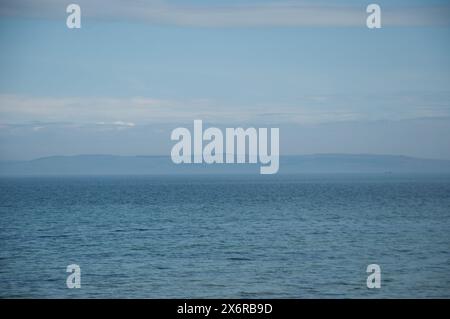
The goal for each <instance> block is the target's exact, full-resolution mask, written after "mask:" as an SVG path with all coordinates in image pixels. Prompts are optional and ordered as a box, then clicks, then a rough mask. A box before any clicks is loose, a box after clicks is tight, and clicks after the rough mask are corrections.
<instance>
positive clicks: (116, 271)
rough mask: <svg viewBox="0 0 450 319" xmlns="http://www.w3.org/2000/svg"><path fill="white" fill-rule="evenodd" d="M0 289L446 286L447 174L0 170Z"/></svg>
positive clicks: (173, 291)
mask: <svg viewBox="0 0 450 319" xmlns="http://www.w3.org/2000/svg"><path fill="white" fill-rule="evenodd" d="M372 263H376V264H379V265H380V267H381V280H382V284H381V285H382V286H381V288H380V289H368V288H367V287H366V279H367V275H368V274H367V273H366V267H367V265H369V264H372ZM69 264H78V265H80V267H81V288H80V289H68V288H67V287H66V278H67V276H68V275H69V274H68V273H66V267H67V265H69ZM0 297H21V298H22V297H24V298H28V297H44V298H55V297H64V298H65V297H71V298H80V297H106V298H109V297H142V298H154V297H160V298H165V297H180V298H194V297H212V298H231V297H236V298H239V297H243V298H263V297H264V298H287V297H289V298H308V297H328V298H336V297H362V298H372V297H445V298H450V177H449V176H405V175H404V176H396V175H385V176H361V175H359V176H358V175H354V176H352V175H340V176H338V175H336V176H330V175H323V176H319V175H317V176H306V175H304V176H285V177H283V176H281V175H280V176H276V177H263V176H253V177H212V176H211V177H198V176H197V177H49V178H1V179H0Z"/></svg>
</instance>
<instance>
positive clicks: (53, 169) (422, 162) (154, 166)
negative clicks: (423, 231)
mask: <svg viewBox="0 0 450 319" xmlns="http://www.w3.org/2000/svg"><path fill="white" fill-rule="evenodd" d="M259 167H260V164H259V163H258V164H210V165H208V164H179V165H176V164H174V163H172V160H171V158H170V157H168V156H115V155H77V156H50V157H44V158H39V159H35V160H31V161H0V175H1V176H6V175H144V174H146V175H147V174H149V175H161V174H162V175H168V174H171V175H173V174H259ZM302 173H450V160H434V159H420V158H413V157H407V156H394V155H367V154H354V155H348V154H316V155H298V156H283V157H281V158H280V170H279V172H278V174H302Z"/></svg>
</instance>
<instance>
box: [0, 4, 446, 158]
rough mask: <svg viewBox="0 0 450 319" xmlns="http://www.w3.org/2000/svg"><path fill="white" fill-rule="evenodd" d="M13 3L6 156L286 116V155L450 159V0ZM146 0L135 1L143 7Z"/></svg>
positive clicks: (1, 25)
mask: <svg viewBox="0 0 450 319" xmlns="http://www.w3.org/2000/svg"><path fill="white" fill-rule="evenodd" d="M76 3H78V4H80V6H81V10H82V28H81V29H78V30H75V29H68V28H67V27H66V24H65V20H66V16H67V14H66V12H65V7H66V5H67V4H68V3H64V2H57V1H51V0H46V1H41V2H31V1H24V0H22V1H4V2H2V4H1V5H0V40H1V43H2V44H1V50H0V70H1V73H0V159H30V158H36V157H40V156H49V155H70V154H80V153H108V154H121V155H134V154H143V155H147V154H163V155H164V154H166V155H168V154H169V153H170V147H171V141H170V138H169V137H170V131H171V130H172V129H174V128H176V127H178V126H186V125H190V126H191V125H192V122H193V120H194V119H203V120H204V122H206V123H209V124H210V125H216V126H219V127H226V126H227V127H237V126H254V127H259V126H263V127H280V138H281V141H280V142H281V154H282V155H283V154H306V153H329V152H333V153H334V152H343V153H377V154H380V153H382V154H403V155H411V156H419V157H429V158H448V159H450V90H449V89H450V54H449V49H450V40H449V39H450V29H449V21H450V20H449V18H450V14H449V13H450V9H449V8H450V3H449V2H448V1H378V2H376V3H378V4H380V6H381V8H382V21H383V28H382V29H378V30H369V29H367V28H366V26H365V19H366V16H367V14H366V12H365V7H366V5H367V4H368V3H369V2H364V1H342V2H339V5H336V4H335V1H319V2H317V1H315V2H311V1H309V2H308V1H301V2H298V1H297V2H296V1H289V2H270V1H226V2H219V1H218V2H214V5H212V4H211V2H210V1H169V2H167V1H148V2H143V1H129V2H127V3H128V5H125V4H124V3H125V2H123V1H118V0H114V1H109V2H105V1H78V2H76ZM133 4H134V5H133Z"/></svg>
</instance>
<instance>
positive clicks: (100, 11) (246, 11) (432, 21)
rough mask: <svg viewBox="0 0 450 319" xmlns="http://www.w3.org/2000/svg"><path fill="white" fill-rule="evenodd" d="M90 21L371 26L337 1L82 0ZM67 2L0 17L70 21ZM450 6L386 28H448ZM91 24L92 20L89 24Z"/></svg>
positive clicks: (403, 15)
mask: <svg viewBox="0 0 450 319" xmlns="http://www.w3.org/2000/svg"><path fill="white" fill-rule="evenodd" d="M76 3H77V4H79V5H80V6H81V10H82V15H83V17H85V18H87V19H92V18H95V19H114V20H126V21H139V22H145V23H149V24H162V25H178V26H194V27H268V26H269V27H270V26H275V27H326V26H332V27H349V26H354V27H365V23H366V18H367V13H366V10H365V9H366V8H365V6H366V5H367V4H366V3H361V4H360V5H345V6H344V5H339V3H337V2H336V1H328V2H323V1H321V2H318V1H297V2H293V1H290V2H279V1H277V2H275V1H274V2H273V3H261V4H254V3H251V4H245V1H244V2H243V3H244V4H241V5H236V4H235V5H220V6H219V5H214V4H209V5H202V6H200V5H188V4H184V5H179V4H169V3H168V2H166V1H138V0H134V1H133V0H131V1H121V0H101V1H91V0H78V1H76ZM212 3H213V2H212ZM65 5H66V4H65V3H64V2H61V1H56V0H41V1H35V0H6V1H2V2H0V15H4V16H5V15H6V16H33V17H42V18H62V19H63V18H65V15H66V13H65ZM449 16H450V6H448V5H442V6H431V5H429V6H402V7H398V6H397V7H395V6H389V7H388V6H386V7H382V21H383V25H384V26H422V25H448V24H449V18H448V17H449ZM87 21H89V20H87Z"/></svg>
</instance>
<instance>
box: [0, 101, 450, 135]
mask: <svg viewBox="0 0 450 319" xmlns="http://www.w3.org/2000/svg"><path fill="white" fill-rule="evenodd" d="M371 100H373V99H370V98H367V99H366V98H364V97H363V96H360V97H352V98H349V97H347V96H327V95H323V96H304V97H299V98H298V99H297V102H296V104H293V105H282V104H277V105H274V104H270V103H268V104H266V105H263V104H257V105H229V104H226V105H224V104H221V103H218V102H215V101H212V100H208V99H197V100H184V101H182V100H162V99H153V98H146V97H131V98H88V97H76V98H59V97H47V98H45V97H29V96H20V95H1V94H0V119H1V120H0V125H3V126H5V125H14V126H15V127H17V125H19V126H20V125H23V124H26V123H28V126H31V127H44V126H45V127H46V126H49V125H58V126H66V127H69V126H70V127H81V128H82V127H86V126H97V127H99V128H102V129H132V128H134V127H136V126H139V125H147V124H155V123H182V122H190V121H192V120H194V119H202V120H204V121H207V122H213V123H218V124H220V123H236V122H240V123H244V122H245V123H255V125H256V124H266V123H268V124H274V123H296V124H318V123H330V122H343V121H366V120H403V119H413V118H426V117H448V116H450V106H449V104H448V93H443V94H441V95H434V96H432V97H429V96H428V95H427V94H423V93H422V94H419V95H416V96H411V95H398V96H397V95H394V96H385V97H384V99H381V100H380V99H376V100H375V101H376V103H375V104H373V103H372V104H370V105H369V104H368V102H369V101H371ZM0 127H1V126H0ZM37 130H39V129H37Z"/></svg>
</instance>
